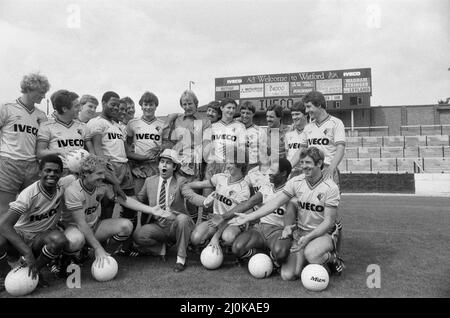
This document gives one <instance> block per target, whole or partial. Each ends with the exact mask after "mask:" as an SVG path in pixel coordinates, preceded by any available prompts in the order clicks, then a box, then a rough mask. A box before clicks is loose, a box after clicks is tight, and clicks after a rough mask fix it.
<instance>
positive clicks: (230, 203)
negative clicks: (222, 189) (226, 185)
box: [216, 193, 233, 206]
mask: <svg viewBox="0 0 450 318" xmlns="http://www.w3.org/2000/svg"><path fill="white" fill-rule="evenodd" d="M216 199H217V200H219V201H220V202H223V203H225V204H226V205H228V206H231V205H232V204H233V201H231V200H230V199H228V198H227V197H225V196H223V195H221V194H218V193H216Z"/></svg>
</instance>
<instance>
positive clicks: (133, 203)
mask: <svg viewBox="0 0 450 318" xmlns="http://www.w3.org/2000/svg"><path fill="white" fill-rule="evenodd" d="M126 198H127V199H126V200H124V199H122V198H118V201H119V204H120V205H122V206H124V207H126V208H129V209H132V210H135V211H141V212H143V213H146V214H152V215H155V216H160V217H163V218H170V217H171V216H172V215H173V214H177V213H178V212H176V211H172V210H171V211H166V210H163V209H161V208H160V207H159V206H155V207H151V206H149V205H145V204H143V203H141V202H139V201H138V200H136V199H134V198H132V197H126Z"/></svg>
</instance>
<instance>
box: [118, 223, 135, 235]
mask: <svg viewBox="0 0 450 318" xmlns="http://www.w3.org/2000/svg"><path fill="white" fill-rule="evenodd" d="M132 232H133V223H132V222H131V221H130V220H126V219H125V220H122V221H121V223H120V225H119V234H120V235H122V236H130V235H131V233H132Z"/></svg>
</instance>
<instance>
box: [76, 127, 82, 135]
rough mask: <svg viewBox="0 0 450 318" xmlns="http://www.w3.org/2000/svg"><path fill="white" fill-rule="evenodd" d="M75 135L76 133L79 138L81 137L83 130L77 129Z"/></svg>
mask: <svg viewBox="0 0 450 318" xmlns="http://www.w3.org/2000/svg"><path fill="white" fill-rule="evenodd" d="M77 133H78V134H79V135H80V136H83V129H81V128H79V129H77Z"/></svg>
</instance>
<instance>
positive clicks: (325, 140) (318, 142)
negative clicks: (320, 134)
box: [308, 138, 330, 146]
mask: <svg viewBox="0 0 450 318" xmlns="http://www.w3.org/2000/svg"><path fill="white" fill-rule="evenodd" d="M329 143H330V140H329V139H328V138H313V139H308V145H310V146H311V145H325V146H326V145H328V144H329Z"/></svg>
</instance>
